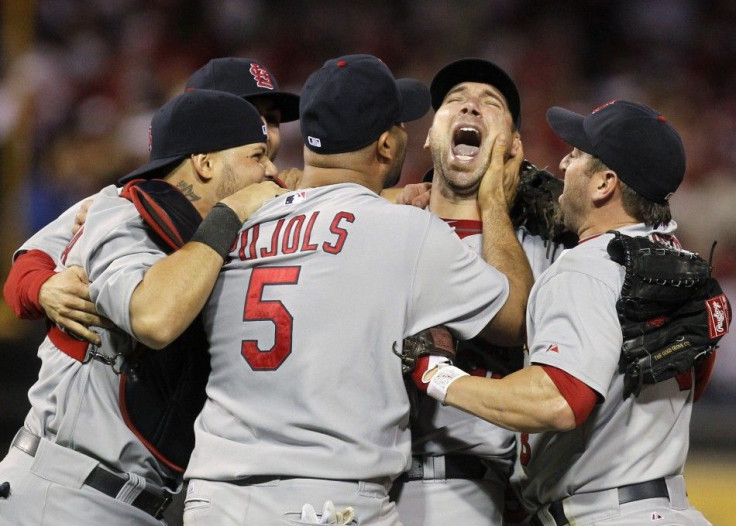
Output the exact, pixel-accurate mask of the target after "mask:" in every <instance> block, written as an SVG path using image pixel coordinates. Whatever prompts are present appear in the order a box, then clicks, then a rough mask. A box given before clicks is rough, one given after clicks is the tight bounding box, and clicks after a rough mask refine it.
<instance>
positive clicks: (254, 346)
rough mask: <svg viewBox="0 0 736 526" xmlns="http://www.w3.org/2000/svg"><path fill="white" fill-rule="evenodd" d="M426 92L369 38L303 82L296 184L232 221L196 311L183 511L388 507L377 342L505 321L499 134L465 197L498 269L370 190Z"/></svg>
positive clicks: (510, 169)
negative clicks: (205, 354)
mask: <svg viewBox="0 0 736 526" xmlns="http://www.w3.org/2000/svg"><path fill="white" fill-rule="evenodd" d="M429 99H430V96H429V93H428V90H427V88H426V87H425V86H423V85H422V84H421V83H419V82H417V81H414V80H411V79H399V80H396V79H394V77H393V75H392V74H391V72H390V71H389V69H388V68H387V67H386V65H385V64H384V63H383V62H382V61H380V60H379V59H377V58H376V57H373V56H370V55H349V56H345V57H340V58H337V59H333V60H328V61H327V62H326V63H325V64H324V66H323V67H322V68H321V69H319V70H317V71H315V72H314V73H313V74H312V75H311V76H310V77H309V79H308V80H307V81H306V84H305V86H304V88H303V90H302V94H301V103H300V124H301V130H302V136H303V138H304V141H305V145H306V148H305V157H304V162H305V170H304V176H303V179H302V182H301V188H300V189H298V190H296V191H293V192H290V193H287V194H286V195H284V196H281V197H279V198H278V199H274V200H271V201H268V202H267V203H266V204H265V205H264V206H263V208H261V209H260V210H259V211H258V212H256V213H255V214H253V215H252V216H250V218H249V219H248V221H246V223H245V224H244V225H243V227H242V229H241V230H240V233H239V235H238V236H237V242H236V243H235V244H234V246H233V247H232V248H231V250H230V251H229V254H228V255H227V262H226V263H225V265H224V266H223V268H222V271H221V273H220V276H219V278H218V280H217V284H216V286H215V289H214V291H213V292H212V295H211V296H210V298H209V300H208V301H207V304H206V306H205V308H204V310H203V312H202V314H203V319H204V324H205V327H206V330H207V332H208V337H209V343H210V354H211V363H212V373H211V375H210V379H209V383H208V386H207V394H208V399H207V401H206V402H205V406H204V408H203V410H202V412H201V414H200V416H199V417H198V419H197V421H196V422H195V435H196V446H195V450H194V452H193V454H192V458H191V461H190V463H189V466H188V468H187V472H186V474H185V478H186V479H187V480H189V487H188V492H187V496H186V500H185V510H184V523H185V524H218V525H235V524H275V523H278V522H280V521H281V522H285V523H286V522H288V523H292V524H317V523H325V522H327V520H328V518H327V517H324V516H317V515H318V514H315V513H314V510H315V509H325V510H332V509H333V506H332V505H333V504H334V509H337V510H340V511H342V512H346V511H347V510H350V513H341V514H340V516H341V517H343V519H341V520H343V521H345V520H349V521H352V522H342V523H345V524H347V523H349V524H361V525H378V524H380V525H389V524H390V525H396V524H400V521H399V517H398V514H397V512H396V509H395V506H394V504H393V503H391V502H390V501H389V499H388V495H387V492H388V487H389V486H390V484H391V481H392V480H393V479H394V478H396V477H397V476H398V475H399V474H400V473H401V472H403V471H404V470H405V469H406V468H407V467H408V464H409V462H410V456H411V451H410V436H409V428H408V420H409V402H408V398H407V394H406V389H405V387H404V383H403V379H402V372H401V361H400V359H399V358H398V357H397V356H396V355H394V353H393V352H392V347H393V345H394V343H395V342H400V341H401V340H402V339H403V338H404V337H405V336H407V335H409V334H413V333H415V332H417V331H419V330H422V329H425V328H428V327H431V326H434V325H436V324H439V323H444V324H446V325H447V326H448V327H450V328H451V329H452V330H453V331H455V332H456V333H457V334H458V335H459V336H461V337H464V338H468V337H472V336H475V335H476V334H478V333H479V332H480V331H489V332H490V333H491V334H494V335H495V336H497V337H499V338H512V337H513V335H516V337H517V338H518V337H519V335H520V334H519V332H520V329H521V323H522V322H523V319H520V318H519V314H520V310H521V311H523V305H524V298H523V294H524V292H523V291H524V290H525V289H526V287H527V286H529V285H530V282H531V274H530V273H529V272H527V273H526V274H525V273H524V272H523V269H524V267H523V264H521V265H520V264H519V263H520V262H522V263H523V261H525V260H524V254H523V252H522V250H521V247H520V246H519V243H518V241H517V240H516V238H515V236H514V232H513V228H512V227H511V224H510V220H509V218H508V206H507V204H506V197H507V196H506V194H505V192H504V186H503V181H504V179H505V178H506V177H513V176H514V175H515V174H516V172H517V171H518V160H511V161H509V162H508V163H506V165H504V159H503V157H504V156H503V151H504V150H505V148H506V144H505V142H504V139H500V140H498V141H497V143H496V152H495V153H496V155H495V156H494V158H493V162H492V167H491V170H490V172H489V175H488V176H487V177H486V178H485V180H484V183H485V185H484V186H483V188H482V189H481V192H480V197H479V203H480V209H481V212H482V214H483V215H484V217H485V218H486V219H487V220H488V222H489V223H493V222H494V221H495V222H497V223H498V224H499V225H502V226H503V227H505V228H503V227H502V226H499V228H496V229H494V230H492V231H491V230H489V231H485V230H484V235H487V236H488V238H487V239H485V241H490V240H491V239H492V241H493V242H492V243H489V246H493V247H496V250H495V252H496V256H497V257H498V259H499V260H502V262H503V261H505V262H506V264H507V266H508V267H509V268H510V269H511V270H509V271H508V272H509V277H508V278H506V277H504V275H503V274H502V273H501V272H499V271H498V270H496V269H495V268H493V267H491V266H489V265H487V264H486V263H485V262H484V261H483V260H482V259H481V258H480V257H478V255H477V254H476V253H475V252H473V251H472V250H470V249H468V248H467V247H466V245H464V244H463V243H462V242H461V241H460V240H459V239H458V238H457V236H456V235H455V234H454V233H453V232H452V231H451V229H450V228H449V227H448V226H447V224H446V223H444V222H443V221H441V220H440V219H438V218H437V217H436V216H434V215H432V214H429V213H427V212H426V211H424V210H420V209H418V208H415V207H404V206H396V205H394V204H391V203H389V202H387V201H386V200H384V199H382V198H380V197H379V195H378V193H379V192H380V191H381V189H382V188H384V187H386V186H390V185H392V184H394V183H395V182H396V180H397V179H398V177H399V175H400V170H401V166H402V163H403V159H404V154H405V148H406V143H407V134H406V131H405V130H404V128H403V124H402V123H403V122H405V121H411V120H414V119H417V118H419V117H421V116H422V115H424V114H425V113H426V111H427V110H428V108H429V103H430V101H429ZM514 163H516V164H514ZM504 216H505V217H504ZM489 252H494V251H492V250H491V251H489ZM519 268H521V269H522V271H521V272H519V271H518V270H516V269H519ZM527 270H528V268H527ZM507 282H508V285H507ZM522 318H523V316H522ZM323 503H327V504H329V506H326V507H325V508H323ZM330 513H331V512H330ZM345 517H348V519H345Z"/></svg>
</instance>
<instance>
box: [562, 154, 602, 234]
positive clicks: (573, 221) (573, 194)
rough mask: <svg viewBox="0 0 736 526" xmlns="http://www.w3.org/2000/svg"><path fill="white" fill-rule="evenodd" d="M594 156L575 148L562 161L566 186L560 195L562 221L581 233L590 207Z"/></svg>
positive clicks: (569, 228) (571, 229) (573, 230)
mask: <svg viewBox="0 0 736 526" xmlns="http://www.w3.org/2000/svg"><path fill="white" fill-rule="evenodd" d="M593 160H594V158H593V156H592V155H590V154H588V153H585V152H582V151H580V150H578V149H577V148H573V150H572V151H571V152H570V153H568V154H567V155H566V156H565V157H563V158H562V161H560V170H562V171H563V172H564V174H565V186H564V188H563V190H562V195H560V198H559V202H560V210H561V212H562V219H563V222H564V223H565V226H566V227H567V228H568V230H570V231H572V232H575V233H580V230H581V228H582V227H583V225H584V221H585V218H586V215H587V211H588V209H589V206H590V201H589V197H590V188H589V187H590V184H591V175H592V173H591V165H592V163H593Z"/></svg>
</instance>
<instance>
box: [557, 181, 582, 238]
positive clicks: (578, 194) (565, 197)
mask: <svg viewBox="0 0 736 526" xmlns="http://www.w3.org/2000/svg"><path fill="white" fill-rule="evenodd" d="M585 195H586V194H585V187H584V186H572V185H569V186H568V187H566V188H565V189H564V191H563V192H562V195H561V196H560V199H559V201H560V215H561V216H562V223H563V224H564V225H565V228H567V230H569V231H570V232H574V233H576V234H578V233H579V228H580V227H581V225H582V222H583V219H584V217H585V214H586V209H585Z"/></svg>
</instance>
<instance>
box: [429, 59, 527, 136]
mask: <svg viewBox="0 0 736 526" xmlns="http://www.w3.org/2000/svg"><path fill="white" fill-rule="evenodd" d="M462 82H480V83H483V84H489V85H491V86H493V87H495V88H496V89H497V90H498V91H500V92H501V95H503V96H504V98H505V99H506V104H508V106H509V112H510V113H511V118H512V119H513V120H514V125H515V126H516V129H517V130H519V129H521V99H520V98H519V90H518V89H517V88H516V84H515V83H514V81H513V80H511V77H510V76H509V75H508V73H506V72H505V71H504V70H503V69H501V68H500V67H498V66H497V65H496V64H494V63H493V62H489V61H488V60H484V59H482V58H463V59H460V60H456V61H455V62H451V63H450V64H447V65H446V66H445V67H443V68H442V69H441V70H439V71H438V72H437V74H436V75H435V76H434V78H433V79H432V83H431V84H430V85H429V91H430V92H431V93H432V108H434V109H435V110H437V109H438V108H439V107H440V106H442V101H444V100H445V96H446V95H447V93H448V92H449V91H450V90H451V89H452V88H454V87H455V86H457V85H458V84H460V83H462Z"/></svg>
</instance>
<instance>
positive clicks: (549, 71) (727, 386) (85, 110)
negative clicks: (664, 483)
mask: <svg viewBox="0 0 736 526" xmlns="http://www.w3.org/2000/svg"><path fill="white" fill-rule="evenodd" d="M0 9H1V10H2V12H1V15H2V19H1V21H0V42H1V45H2V48H0V49H1V51H0V148H1V150H0V153H1V155H0V192H1V193H0V200H1V204H2V209H1V212H0V213H1V216H0V220H2V222H3V224H2V237H1V238H0V258H1V259H0V278H2V280H3V281H4V279H5V276H6V275H7V271H8V268H9V265H10V257H11V254H12V251H13V250H14V249H15V248H16V247H17V246H18V245H19V244H20V243H21V242H22V241H23V240H25V239H26V238H27V237H29V236H30V235H31V234H32V233H34V232H35V231H36V230H38V229H39V228H40V227H42V226H43V225H45V224H46V223H47V222H48V221H50V220H51V219H53V218H55V217H56V216H57V215H58V214H59V213H60V212H62V211H63V210H65V209H66V208H67V207H69V206H70V205H72V204H73V203H75V202H76V201H78V200H79V199H80V198H82V197H85V196H87V195H89V194H91V193H93V192H95V191H96V190H97V189H99V188H100V187H101V186H103V185H106V184H110V183H112V182H114V181H115V180H116V179H117V178H118V177H120V176H121V175H124V174H125V173H127V172H128V171H130V170H131V169H132V168H135V167H137V166H138V165H139V164H141V163H142V162H143V161H144V160H145V159H146V158H147V156H148V125H149V122H150V119H151V116H152V114H153V112H154V110H155V109H156V108H157V107H159V106H160V105H161V104H162V103H163V102H165V101H166V100H168V99H169V98H171V97H172V96H173V95H175V94H178V93H180V92H181V91H182V89H183V84H184V81H185V80H186V78H187V77H188V76H189V75H190V74H191V73H192V72H193V71H195V70H196V69H197V68H199V67H200V66H201V65H203V64H204V63H205V62H207V61H208V60H209V59H211V58H214V57H220V56H242V57H252V58H257V59H258V60H260V61H262V62H263V63H264V64H265V65H266V66H267V67H269V68H270V69H271V71H272V72H273V73H274V75H275V76H276V77H277V79H278V81H279V83H280V85H281V88H282V90H285V91H291V92H294V93H299V92H300V88H301V85H302V83H303V82H304V81H305V80H306V78H307V76H308V75H309V74H310V73H311V72H312V71H313V70H315V69H317V68H319V67H320V66H321V65H322V63H323V62H324V61H325V60H327V59H329V58H333V57H336V56H339V55H343V54H349V53H371V54H374V55H376V56H378V57H380V58H382V59H383V60H384V62H386V63H387V64H388V65H389V67H390V68H391V69H392V70H393V71H394V73H395V74H396V76H409V77H414V78H418V79H421V80H423V81H425V82H427V83H429V81H430V80H431V79H432V77H433V75H434V73H435V72H436V71H437V70H438V69H439V68H440V67H442V66H443V65H444V64H446V63H447V62H450V61H452V60H455V59H458V58H462V57H470V56H476V57H483V58H487V59H489V60H492V61H494V62H496V63H498V64H499V65H501V66H502V67H503V68H505V69H506V70H507V71H508V72H509V73H510V74H511V75H512V77H513V78H514V79H515V80H516V82H517V84H518V87H519V90H520V93H521V98H522V128H521V133H522V138H523V142H524V149H525V153H526V156H527V158H529V159H530V160H531V161H532V162H534V163H535V164H537V165H538V166H542V167H547V168H548V169H550V171H552V172H553V173H555V174H557V175H559V174H560V171H559V169H558V164H559V161H560V159H561V158H562V156H563V155H564V154H565V153H567V146H566V145H565V144H563V143H561V142H560V141H559V140H558V139H556V138H555V137H554V136H553V135H552V133H551V132H550V130H549V128H548V126H547V124H546V121H545V111H546V110H547V108H549V107H550V106H554V105H559V106H563V107H566V108H570V109H573V110H575V111H578V112H581V113H588V112H589V111H590V110H592V109H593V108H595V107H597V106H598V105H600V104H601V103H603V102H606V101H608V100H611V99H613V98H627V99H632V100H636V101H639V102H644V103H647V104H649V105H651V106H653V107H655V108H657V109H658V110H660V111H661V112H662V113H663V114H664V115H665V116H666V117H667V118H668V119H669V120H670V121H671V122H672V123H673V124H674V126H675V127H676V128H677V129H678V130H679V131H680V133H681V135H682V137H683V140H684V143H685V149H686V152H687V175H686V179H685V182H684V184H683V185H682V187H681V189H680V190H679V191H678V193H677V195H676V196H675V197H674V198H673V200H672V207H673V212H674V215H675V218H676V219H677V220H678V223H679V225H680V229H679V232H680V238H681V241H683V244H684V245H685V246H686V247H688V248H690V249H691V250H693V251H695V252H698V253H700V254H701V255H704V256H705V257H706V258H707V257H709V255H710V253H711V246H712V244H713V242H714V241H717V248H716V250H715V252H714V256H713V263H714V269H715V270H714V273H715V275H716V276H717V277H718V278H719V279H720V280H721V283H722V285H723V287H724V289H725V290H726V292H727V293H729V295H730V297H731V298H732V299H735V298H736V257H735V256H736V232H734V227H736V199H735V198H734V197H733V194H732V191H733V188H734V184H735V183H736V38H734V35H735V34H736V3H734V2H732V1H731V0H620V1H615V2H611V1H606V0H577V1H576V0H567V1H565V0H547V1H545V2H538V1H536V0H482V1H481V0H466V1H460V0H458V1H448V0H392V1H390V2H376V1H375V0H373V1H367V0H352V1H337V0H332V1H304V0H3V2H2V7H0ZM430 122H431V115H428V116H427V117H425V118H424V119H422V120H420V121H417V122H415V123H411V124H410V125H409V126H408V129H409V133H410V139H409V151H408V154H407V162H406V165H405V169H404V172H403V175H402V180H401V182H400V184H405V183H409V182H417V181H419V180H421V177H422V175H423V174H424V172H425V171H426V169H427V168H428V167H429V166H430V164H431V161H430V158H429V155H428V153H427V152H425V151H424V150H423V148H422V146H423V144H424V139H425V137H426V130H427V128H428V127H429V125H430ZM301 153H302V146H301V137H300V134H299V129H298V123H287V124H284V125H282V151H281V153H280V155H279V158H278V159H277V163H276V164H277V166H278V167H279V169H285V168H289V167H292V166H297V167H301V165H302V162H301ZM43 334H44V326H43V324H42V323H40V322H21V321H18V320H15V319H14V318H13V317H12V315H11V314H10V312H9V310H8V308H7V306H6V305H5V304H4V303H2V305H0V350H1V352H2V355H3V362H2V363H3V365H2V366H0V395H2V396H0V400H2V402H0V407H2V409H0V443H2V445H3V446H4V445H5V443H7V442H9V440H10V439H11V438H12V436H13V434H14V432H15V430H16V429H17V427H18V426H19V425H20V424H21V423H22V418H23V415H24V414H25V412H26V411H27V409H28V403H27V400H26V398H25V393H26V390H27V388H28V386H29V385H30V384H31V383H32V382H33V380H34V379H35V375H36V371H37V368H38V365H39V362H38V360H37V359H35V349H36V347H37V345H38V343H39V342H40V341H41V339H42V338H43ZM734 380H736V330H735V331H733V332H732V333H731V334H730V335H728V336H726V337H725V338H724V339H723V341H722V345H721V348H720V350H719V359H718V362H717V365H716V371H715V374H714V376H713V379H712V383H711V386H710V388H709V390H708V392H707V394H706V396H705V398H704V400H703V401H702V402H700V403H699V404H698V406H696V411H695V417H694V422H693V429H692V437H691V441H692V444H693V451H695V452H699V451H705V452H715V453H716V454H719V455H720V454H722V453H723V452H727V453H732V452H734V444H736V422H735V421H736V419H734V418H733V410H734V408H735V407H736V401H735V400H736V381H734ZM4 450H5V448H4V447H3V448H2V451H4Z"/></svg>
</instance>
